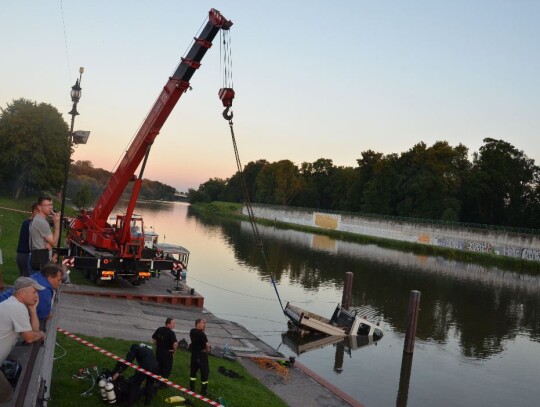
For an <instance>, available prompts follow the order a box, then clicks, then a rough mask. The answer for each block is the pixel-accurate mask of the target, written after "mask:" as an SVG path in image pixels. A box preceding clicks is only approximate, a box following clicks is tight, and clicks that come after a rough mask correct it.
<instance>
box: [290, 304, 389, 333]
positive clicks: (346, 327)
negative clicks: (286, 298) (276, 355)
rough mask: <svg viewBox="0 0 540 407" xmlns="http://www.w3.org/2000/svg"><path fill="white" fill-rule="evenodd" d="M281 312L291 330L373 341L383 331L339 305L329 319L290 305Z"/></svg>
mask: <svg viewBox="0 0 540 407" xmlns="http://www.w3.org/2000/svg"><path fill="white" fill-rule="evenodd" d="M283 312H284V313H285V315H286V316H287V317H288V318H289V320H290V324H289V328H292V329H293V330H294V329H296V330H300V331H305V332H312V333H318V334H324V335H329V336H336V337H345V336H357V335H362V336H368V337H372V338H373V339H374V340H379V339H381V338H382V337H383V331H382V329H381V328H379V326H378V325H376V324H374V323H371V322H369V321H368V320H366V319H365V318H362V317H360V316H358V313H356V312H354V311H349V310H346V309H345V308H343V307H342V306H341V305H339V304H338V306H337V307H336V309H335V311H334V313H333V315H332V318H330V319H327V318H324V317H322V316H320V315H317V314H315V313H313V312H309V311H306V310H304V309H302V308H300V307H296V306H294V305H291V304H290V303H287V306H286V307H285V309H284V310H283Z"/></svg>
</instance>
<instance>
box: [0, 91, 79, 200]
mask: <svg viewBox="0 0 540 407" xmlns="http://www.w3.org/2000/svg"><path fill="white" fill-rule="evenodd" d="M0 113H1V115H0V151H1V152H2V154H0V178H1V179H2V180H3V183H4V184H5V185H7V189H8V190H9V191H11V192H14V194H15V198H19V196H20V195H21V193H22V192H24V191H34V190H51V191H57V190H59V189H60V188H61V186H62V183H63V180H64V172H65V168H66V164H67V160H69V157H70V146H69V142H68V126H67V123H66V122H65V121H64V119H63V118H62V115H61V114H60V112H58V110H57V109H56V108H54V107H53V106H51V105H50V104H47V103H40V104H37V103H36V102H32V101H30V100H26V99H18V100H15V101H13V102H12V103H10V104H8V105H7V107H6V108H5V109H1V108H0Z"/></svg>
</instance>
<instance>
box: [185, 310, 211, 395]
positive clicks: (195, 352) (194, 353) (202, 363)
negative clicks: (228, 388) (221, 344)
mask: <svg viewBox="0 0 540 407" xmlns="http://www.w3.org/2000/svg"><path fill="white" fill-rule="evenodd" d="M205 328H206V320H205V319H197V320H196V321H195V328H193V329H192V330H191V331H190V332H189V337H190V339H191V371H190V373H189V389H190V390H191V391H195V382H196V381H197V371H198V370H199V369H200V370H201V385H202V387H201V395H203V396H206V390H207V387H208V369H209V368H208V354H209V353H210V350H211V349H212V348H211V347H210V344H209V343H208V338H207V337H206V334H205V333H204V330H205Z"/></svg>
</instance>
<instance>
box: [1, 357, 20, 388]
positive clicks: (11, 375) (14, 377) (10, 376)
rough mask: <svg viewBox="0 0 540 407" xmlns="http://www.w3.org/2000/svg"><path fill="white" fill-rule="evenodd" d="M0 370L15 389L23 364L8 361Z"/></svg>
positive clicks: (5, 361)
mask: <svg viewBox="0 0 540 407" xmlns="http://www.w3.org/2000/svg"><path fill="white" fill-rule="evenodd" d="M0 370H1V371H2V372H3V373H4V376H6V379H7V380H8V382H9V383H10V384H11V386H12V387H13V388H15V387H16V386H17V381H18V380H19V376H20V375H21V371H22V366H21V364H20V363H19V362H17V361H16V360H10V359H6V360H4V363H2V366H0Z"/></svg>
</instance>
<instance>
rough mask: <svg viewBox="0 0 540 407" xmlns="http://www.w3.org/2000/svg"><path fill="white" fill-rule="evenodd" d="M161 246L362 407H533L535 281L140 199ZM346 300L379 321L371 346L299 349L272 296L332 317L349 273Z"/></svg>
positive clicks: (198, 281) (223, 313) (232, 310)
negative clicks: (186, 253)
mask: <svg viewBox="0 0 540 407" xmlns="http://www.w3.org/2000/svg"><path fill="white" fill-rule="evenodd" d="M136 212H137V213H140V214H141V215H143V217H144V220H145V225H146V227H149V226H152V227H153V228H154V229H155V231H156V232H158V233H159V234H160V241H161V242H167V243H174V244H180V245H182V246H185V247H186V248H187V249H188V250H190V252H191V256H190V262H189V271H188V277H187V278H188V284H189V285H190V286H191V287H194V288H195V289H196V290H197V291H198V292H200V293H201V294H202V295H203V296H204V297H205V307H206V308H207V309H208V310H209V311H211V312H212V313H214V314H215V315H217V316H219V317H222V318H224V319H228V320H232V321H236V322H238V323H240V324H242V325H244V326H245V327H246V328H248V329H249V330H250V331H252V332H253V333H255V334H256V335H257V336H259V337H260V338H261V339H263V340H265V341H266V342H267V343H268V344H270V345H272V346H273V347H275V348H277V349H279V351H281V352H282V353H284V354H285V355H287V356H296V357H297V360H299V361H301V362H302V363H303V364H305V365H306V366H308V367H309V368H310V369H312V370H314V371H315V372H317V373H318V374H319V375H321V376H323V377H324V378H326V379H327V380H329V381H330V382H331V383H333V384H334V385H336V386H337V387H339V388H341V389H343V390H344V391H345V392H347V393H348V394H350V395H351V396H352V397H353V398H355V399H356V400H358V401H360V402H361V403H363V404H365V405H366V406H391V405H399V406H406V405H409V406H421V407H423V406H426V407H427V406H434V405H437V406H439V407H441V406H452V407H456V406H509V405H511V406H538V405H540V277H539V276H531V275H524V274H519V273H516V272H512V271H509V270H502V269H498V268H487V267H483V266H478V265H474V264H464V263H459V262H456V261H452V260H446V259H443V258H441V257H431V256H419V255H416V254H413V253H408V252H402V251H397V250H390V249H385V248H380V247H377V246H375V245H361V244H355V243H349V242H344V241H338V240H334V239H331V238H328V237H325V236H320V235H314V234H310V233H304V232H297V231H292V230H285V229H277V228H273V227H265V226H261V225H258V229H259V233H260V235H261V239H262V241H263V244H264V251H265V255H266V258H267V263H268V268H267V267H266V266H265V265H264V264H265V263H264V261H263V258H262V255H261V252H260V250H259V249H258V248H257V247H256V245H255V240H254V238H253V233H252V230H251V226H250V225H249V223H246V222H241V221H232V220H205V219H201V218H199V217H197V216H195V215H193V214H192V213H191V212H190V211H189V206H188V205H186V204H183V203H141V204H138V206H137V209H136ZM347 271H351V272H353V273H354V278H353V300H352V304H353V306H355V307H356V308H358V309H360V312H361V313H362V314H363V315H364V314H365V315H366V316H368V319H370V320H371V321H374V322H379V323H380V326H381V328H382V329H383V330H384V334H385V335H384V337H383V338H382V339H381V340H380V341H378V342H376V343H375V344H369V343H367V344H366V343H362V342H361V341H355V342H353V343H351V342H350V341H338V342H337V343H329V344H327V345H326V346H322V345H320V346H319V345H317V344H313V343H298V341H297V340H296V341H293V340H292V339H290V338H289V337H287V336H285V335H284V332H286V330H287V325H286V322H287V321H286V318H285V317H284V316H283V314H282V312H281V308H280V305H279V302H278V299H277V296H276V293H275V291H274V288H273V286H272V284H271V275H273V277H274V279H275V281H276V283H277V287H278V292H279V295H280V297H281V299H282V301H283V304H285V303H286V302H287V301H290V302H291V303H293V304H295V305H298V306H300V307H302V308H304V309H307V310H309V311H311V312H315V313H317V314H320V315H322V316H325V317H327V318H330V316H331V315H332V312H333V310H334V308H335V306H336V304H337V303H339V302H340V300H341V296H342V289H343V277H344V274H345V272H347ZM411 290H418V291H420V292H421V303H420V313H419V321H418V331H417V339H416V346H415V352H414V356H413V357H412V358H403V341H404V337H405V332H406V314H407V308H408V301H409V292H410V291H411Z"/></svg>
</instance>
